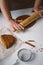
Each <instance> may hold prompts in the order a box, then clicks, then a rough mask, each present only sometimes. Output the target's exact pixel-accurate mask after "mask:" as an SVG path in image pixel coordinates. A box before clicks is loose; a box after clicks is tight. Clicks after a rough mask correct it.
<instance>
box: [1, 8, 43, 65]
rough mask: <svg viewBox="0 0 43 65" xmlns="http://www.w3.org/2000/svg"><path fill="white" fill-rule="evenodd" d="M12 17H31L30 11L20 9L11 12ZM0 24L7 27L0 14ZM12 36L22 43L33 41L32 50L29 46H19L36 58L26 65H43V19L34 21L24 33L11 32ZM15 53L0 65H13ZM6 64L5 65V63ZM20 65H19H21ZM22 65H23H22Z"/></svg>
mask: <svg viewBox="0 0 43 65" xmlns="http://www.w3.org/2000/svg"><path fill="white" fill-rule="evenodd" d="M11 14H12V17H13V18H14V19H16V18H17V17H18V16H20V15H31V14H32V9H31V8H30V9H22V10H16V11H12V12H11ZM0 24H2V25H3V26H6V27H8V24H7V22H6V21H5V19H4V18H3V16H2V14H1V13H0ZM13 34H14V35H16V36H17V38H19V39H21V40H22V41H23V42H25V41H27V40H34V41H35V43H34V44H35V46H36V47H35V48H32V47H31V46H29V45H25V44H23V45H21V48H29V49H30V50H32V52H34V53H35V55H36V57H35V58H34V60H32V61H31V62H29V63H28V64H27V63H26V65H43V18H41V19H39V20H37V21H36V23H35V24H34V25H33V26H31V27H29V28H27V29H26V30H25V31H24V32H13ZM16 54H17V52H15V53H13V54H12V55H11V56H9V57H7V58H6V59H5V60H3V61H1V62H0V65H13V64H14V63H15V62H16V60H17V57H16ZM5 62H6V63H5ZM21 64H22V63H20V64H19V65H21ZM22 65H24V63H23V64H22Z"/></svg>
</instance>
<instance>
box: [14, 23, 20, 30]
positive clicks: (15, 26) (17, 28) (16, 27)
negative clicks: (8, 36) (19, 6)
mask: <svg viewBox="0 0 43 65" xmlns="http://www.w3.org/2000/svg"><path fill="white" fill-rule="evenodd" d="M13 27H14V28H15V29H16V30H17V31H21V29H20V27H19V26H18V25H17V24H16V25H14V26H13Z"/></svg>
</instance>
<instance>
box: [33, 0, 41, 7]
mask: <svg viewBox="0 0 43 65" xmlns="http://www.w3.org/2000/svg"><path fill="white" fill-rule="evenodd" d="M41 1H42V0H36V1H35V5H34V8H39V7H40V4H41Z"/></svg>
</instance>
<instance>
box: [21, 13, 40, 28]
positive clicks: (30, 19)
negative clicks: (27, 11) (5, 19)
mask: <svg viewBox="0 0 43 65" xmlns="http://www.w3.org/2000/svg"><path fill="white" fill-rule="evenodd" d="M38 18H40V15H39V14H37V13H34V14H32V15H31V16H30V17H28V18H26V19H25V20H24V21H22V22H21V23H20V25H22V26H23V27H26V26H27V25H29V24H30V23H32V22H33V21H35V20H37V19H38Z"/></svg>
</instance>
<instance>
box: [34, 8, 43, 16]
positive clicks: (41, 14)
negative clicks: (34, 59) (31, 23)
mask: <svg viewBox="0 0 43 65" xmlns="http://www.w3.org/2000/svg"><path fill="white" fill-rule="evenodd" d="M34 11H35V12H36V13H38V14H39V15H40V17H43V10H40V9H34Z"/></svg>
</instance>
